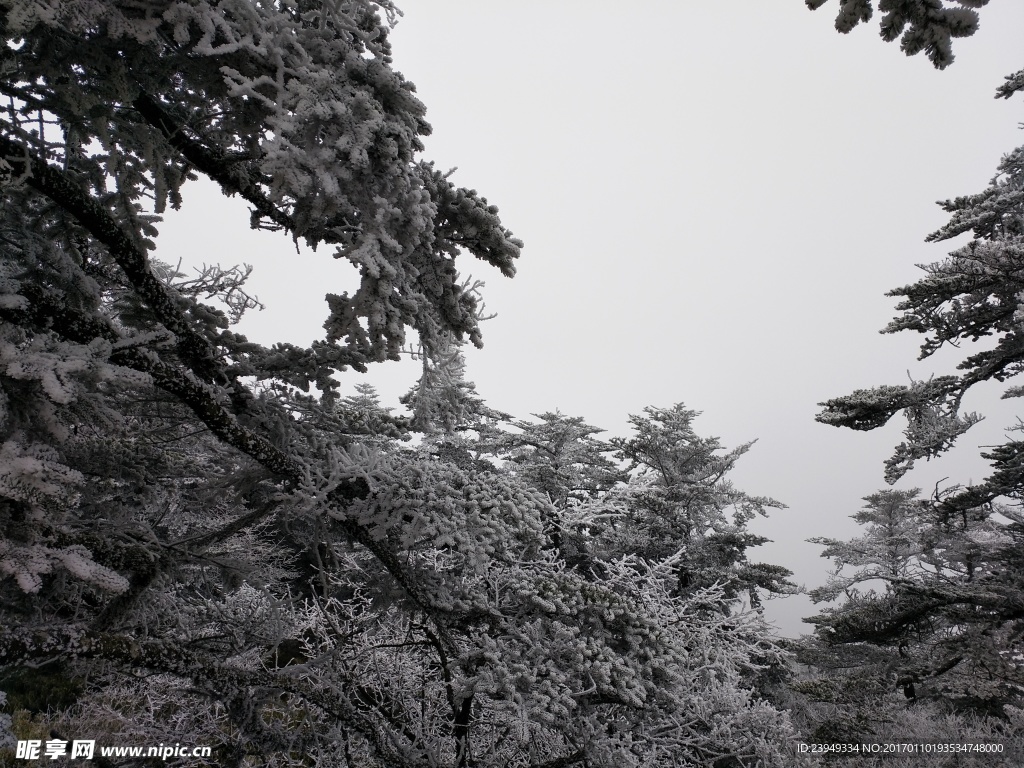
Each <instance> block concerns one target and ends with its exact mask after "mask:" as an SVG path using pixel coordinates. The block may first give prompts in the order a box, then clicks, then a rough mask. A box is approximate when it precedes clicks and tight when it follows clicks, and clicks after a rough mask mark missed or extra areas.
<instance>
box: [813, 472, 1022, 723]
mask: <svg viewBox="0 0 1024 768" xmlns="http://www.w3.org/2000/svg"><path fill="white" fill-rule="evenodd" d="M918 493H919V492H918V490H917V489H913V490H909V491H881V492H879V493H876V494H873V495H871V496H869V497H867V499H865V501H866V502H867V505H866V506H865V507H864V509H862V510H861V511H860V512H858V513H857V514H856V515H854V519H856V520H857V521H858V522H860V523H861V524H862V525H864V526H865V534H864V535H863V536H860V537H857V538H854V539H851V540H849V541H837V540H834V539H824V538H817V539H811V541H812V542H814V543H817V544H823V545H825V550H824V552H823V553H822V556H823V557H830V558H833V561H834V563H835V571H834V573H833V574H832V575H831V576H830V578H829V581H828V583H827V584H826V585H825V586H823V587H820V588H818V589H815V590H812V591H811V593H810V594H811V597H812V599H813V600H814V601H815V602H826V601H832V600H836V599H837V598H839V597H845V602H843V603H842V604H840V605H838V606H836V607H831V608H826V609H825V610H824V611H822V613H820V614H819V615H817V616H813V617H811V618H809V619H807V620H806V621H808V622H810V623H811V624H813V625H814V626H815V637H816V641H817V645H813V644H812V646H811V647H812V648H814V650H812V651H809V652H808V651H806V650H805V653H804V654H803V655H804V657H805V660H807V661H808V663H814V664H816V665H817V666H819V667H821V668H822V669H829V668H832V669H838V668H840V667H842V668H843V669H844V670H845V671H844V672H843V674H844V675H849V674H851V673H853V672H856V674H857V676H858V677H859V678H861V679H862V680H868V679H870V680H871V682H870V684H869V686H868V687H870V688H871V689H873V690H878V691H885V690H893V689H897V688H898V689H900V690H901V691H902V692H903V694H904V695H905V696H906V698H907V699H910V700H918V699H921V700H924V699H930V700H932V701H935V702H938V703H941V704H942V705H944V706H947V707H948V708H950V709H960V710H968V709H972V710H978V711H981V712H984V713H986V714H997V715H1004V714H1005V711H1006V707H1007V706H1008V705H1010V706H1020V704H1021V693H1022V691H1024V675H1021V673H1020V671H1019V669H1018V667H1019V664H1018V663H1017V662H1018V660H1017V658H1016V656H1017V653H1018V651H1017V649H1016V644H1015V640H1014V638H1015V637H1016V636H1017V635H1018V634H1019V633H1020V632H1021V630H1022V629H1024V614H1022V612H1021V596H1022V595H1024V592H1022V591H1021V588H1022V586H1024V580H1022V577H1021V574H1022V571H1021V570H1020V568H1019V564H1020V556H1019V554H1017V553H1018V551H1019V549H1020V546H1021V542H1022V536H1024V527H1022V525H1021V522H1022V518H1021V516H1020V514H1019V513H1018V512H1017V511H1015V510H1013V509H1010V508H1006V507H995V508H993V507H992V506H991V505H986V506H985V507H982V508H978V509H974V510H959V511H957V512H953V513H951V512H950V511H949V510H948V509H947V508H945V507H944V506H943V499H942V494H938V495H937V497H936V498H934V499H920V498H918ZM997 514H998V515H1001V516H1004V517H1005V518H1008V520H1007V522H999V521H997V520H996V519H995V516H996V515H997ZM847 569H852V570H851V571H847ZM879 588H880V589H881V590H882V591H880V592H879V591H877V589H879ZM811 657H813V662H812V661H811ZM830 657H831V658H830ZM857 659H859V661H858V660H857Z"/></svg>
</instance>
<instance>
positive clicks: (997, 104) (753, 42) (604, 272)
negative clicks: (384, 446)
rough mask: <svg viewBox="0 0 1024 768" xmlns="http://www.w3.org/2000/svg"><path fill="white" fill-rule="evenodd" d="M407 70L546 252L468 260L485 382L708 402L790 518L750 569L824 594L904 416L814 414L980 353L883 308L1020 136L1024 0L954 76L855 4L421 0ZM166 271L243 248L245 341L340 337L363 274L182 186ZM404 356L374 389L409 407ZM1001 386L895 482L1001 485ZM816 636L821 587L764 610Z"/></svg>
mask: <svg viewBox="0 0 1024 768" xmlns="http://www.w3.org/2000/svg"><path fill="white" fill-rule="evenodd" d="M402 7H403V10H404V12H405V16H404V18H403V19H402V20H401V21H400V22H399V25H398V27H397V28H396V29H395V31H394V33H393V37H392V39H393V44H394V54H395V65H396V67H397V68H398V69H399V70H400V71H402V72H403V74H404V75H405V76H406V77H407V78H408V79H410V80H411V81H413V82H414V83H416V85H417V89H418V93H419V96H420V98H421V99H422V100H423V101H424V103H425V104H426V105H427V119H428V121H429V122H430V123H431V124H432V126H433V129H434V131H433V135H432V136H430V137H428V138H427V139H426V152H425V154H424V157H425V158H426V159H431V160H434V161H435V162H436V164H437V166H438V167H439V168H441V169H443V170H447V169H448V168H451V167H454V166H457V167H458V169H459V170H458V171H457V172H456V173H455V175H454V176H453V177H452V179H453V181H455V182H456V183H458V184H460V185H462V186H467V187H471V188H474V189H477V190H479V191H480V192H481V193H482V194H483V195H485V196H486V197H487V198H488V201H489V202H491V203H493V204H496V205H498V206H499V208H500V210H501V216H502V219H503V221H504V223H505V224H506V226H508V227H509V228H511V229H512V231H513V232H514V233H515V235H516V236H518V237H520V238H521V239H522V240H524V241H525V244H526V246H525V248H524V250H523V255H522V258H521V260H520V263H519V274H518V275H517V276H516V277H515V278H514V279H513V280H507V279H504V278H502V277H501V276H500V275H498V274H497V273H496V272H495V271H494V270H493V269H491V268H489V267H488V265H486V264H484V263H482V262H475V263H474V262H473V260H472V258H471V257H466V258H465V259H464V261H463V263H462V265H461V266H460V270H461V271H462V273H463V274H464V275H468V274H471V275H472V276H473V277H476V278H480V279H483V280H485V281H486V282H487V287H486V289H485V292H484V295H485V299H486V302H487V306H488V308H489V309H490V310H492V311H494V312H497V313H498V317H497V318H496V319H495V320H492V321H490V322H488V323H486V324H485V326H484V340H485V344H486V346H485V348H484V349H483V350H480V351H473V352H471V353H470V354H469V355H468V359H469V378H470V379H471V380H473V381H474V382H475V383H476V385H477V389H478V391H479V392H480V394H481V395H482V396H483V397H484V398H485V399H486V400H487V402H488V403H489V404H490V405H491V406H492V407H495V408H498V409H501V410H505V411H508V412H511V413H513V414H516V415H517V416H520V417H526V416H528V415H529V414H531V413H542V412H544V411H549V410H552V411H553V410H555V409H560V410H561V411H562V412H564V413H567V414H570V415H574V416H583V417H584V418H585V419H586V420H587V421H588V422H590V423H591V424H595V425H597V426H600V427H603V428H605V429H606V430H608V435H609V436H610V435H626V434H628V430H627V418H628V414H630V413H640V412H641V411H642V409H643V408H644V406H647V405H655V406H670V405H672V404H674V403H676V402H684V403H685V404H686V405H687V406H688V407H690V408H692V409H695V410H699V411H702V412H703V415H702V416H701V417H700V419H698V421H697V423H696V427H697V430H698V432H700V433H701V434H702V435H716V436H718V437H720V438H721V439H722V441H723V443H724V444H725V445H727V446H730V447H731V446H733V445H736V444H738V443H741V442H745V441H748V440H752V439H755V438H756V439H758V443H757V445H756V446H755V447H754V448H753V449H752V450H751V452H750V453H749V454H748V455H747V456H745V457H744V458H743V459H742V460H741V462H740V465H739V467H738V469H737V471H736V472H735V474H734V476H733V477H734V480H735V482H736V484H737V486H738V487H740V488H742V489H743V490H746V491H748V492H749V493H753V494H757V495H770V496H773V497H775V498H777V499H779V500H780V501H782V502H784V503H786V504H788V505H789V509H787V510H783V511H777V512H775V513H774V514H773V515H772V516H771V517H770V518H769V519H768V520H767V521H763V522H760V523H757V524H755V526H754V528H755V530H756V531H757V532H759V533H762V534H764V535H767V536H769V537H771V538H773V539H774V540H775V544H773V545H770V546H767V547H764V548H762V549H761V550H759V551H758V552H756V553H754V555H753V556H754V557H755V558H757V559H761V560H764V561H766V562H774V563H779V564H782V565H785V566H787V567H789V568H791V569H792V570H793V571H794V572H795V574H796V575H795V579H796V580H797V581H799V582H800V583H803V584H806V585H807V586H808V587H813V586H817V585H818V584H820V583H822V582H823V580H824V578H825V573H826V570H827V566H828V562H827V561H824V560H821V559H820V558H819V552H820V547H817V546H815V545H810V544H805V543H802V542H803V540H804V539H806V538H808V537H811V536H833V537H837V538H848V537H850V536H853V535H856V534H857V532H858V530H857V526H856V525H855V524H854V523H853V521H851V520H849V517H848V516H849V515H851V514H853V513H854V512H855V511H856V510H857V509H858V508H859V507H860V506H861V501H860V500H861V498H862V497H864V496H866V495H868V494H869V493H873V492H874V491H876V490H878V489H879V488H882V487H885V486H884V481H883V479H882V462H883V461H884V460H885V459H886V458H887V457H888V455H889V453H890V451H891V449H892V447H893V446H894V445H895V444H897V443H898V442H900V440H901V434H900V433H901V431H902V429H903V424H902V423H898V421H900V420H901V419H902V417H899V419H894V420H893V422H892V423H891V424H890V425H888V426H887V427H886V428H885V429H883V430H878V431H876V432H871V433H855V432H851V431H849V430H837V429H835V428H832V427H826V426H823V425H819V424H817V423H816V422H815V421H814V418H813V417H814V415H815V413H817V411H818V410H819V408H818V406H817V403H819V402H820V401H822V400H825V399H826V398H829V397H835V396H838V395H842V394H847V393H849V392H850V391H852V390H853V389H856V388H861V387H869V386H874V385H879V384H899V383H906V382H907V375H908V371H909V372H910V374H911V375H913V376H914V377H915V378H917V379H921V378H927V376H928V375H930V374H931V373H933V372H938V373H945V372H948V371H949V369H950V368H951V367H952V366H953V365H954V364H955V363H956V361H957V360H958V359H959V358H958V356H957V355H956V351H955V350H953V353H952V354H949V355H944V356H941V357H940V359H938V360H930V361H926V362H925V363H918V362H916V357H917V345H918V343H919V339H917V338H915V337H913V336H905V337H901V336H896V337H894V336H882V335H879V334H878V330H879V329H880V328H882V327H883V326H884V325H885V324H886V323H887V322H888V321H889V320H890V319H891V318H892V317H893V315H894V309H893V306H894V300H893V299H891V298H887V297H885V296H884V294H885V292H886V291H888V290H890V289H893V288H896V287H899V286H902V285H906V284H908V283H910V282H913V281H914V280H916V279H917V278H918V277H919V275H920V274H921V273H920V270H918V269H917V268H916V267H915V264H919V263H928V262H934V261H937V260H939V259H940V258H942V256H943V255H944V254H945V253H946V252H947V251H949V250H952V249H953V247H955V243H954V244H952V245H951V244H949V243H946V244H937V245H928V244H925V243H924V242H923V240H924V237H925V236H926V235H927V234H928V233H930V232H931V231H933V230H935V229H936V228H938V227H939V226H941V225H942V224H943V223H944V222H945V220H946V219H945V215H944V214H943V213H942V211H941V210H940V209H939V208H938V207H937V206H936V205H935V204H934V201H936V200H940V199H946V198H949V197H955V196H958V195H963V194H969V193H973V192H978V191H981V190H982V189H983V188H984V187H985V186H986V185H987V183H988V181H989V179H990V178H991V177H992V176H993V174H994V171H995V166H996V164H997V162H998V161H999V159H1000V157H1001V156H1002V155H1003V154H1004V153H1006V152H1008V151H1010V150H1011V149H1013V148H1014V147H1016V146H1018V145H1019V144H1021V143H1024V135H1022V134H1021V132H1020V130H1019V129H1018V123H1020V122H1021V121H1024V102H1022V100H1021V99H1020V98H1018V99H1016V100H1011V101H1006V100H998V101H997V100H995V99H994V98H993V93H994V91H995V89H996V87H998V86H999V85H1000V84H1001V83H1002V82H1003V77H1004V76H1005V75H1008V74H1010V73H1011V72H1014V71H1016V70H1018V69H1020V68H1021V67H1024V56H1021V55H1020V53H1021V40H1022V39H1024V3H1021V2H1020V1H1019V0H995V2H993V3H992V4H991V7H986V8H983V9H981V29H980V31H979V32H978V33H977V34H976V35H975V36H974V37H973V38H970V39H967V40H960V41H955V43H954V51H955V52H956V56H957V60H956V62H955V63H954V64H953V65H952V66H951V67H950V68H949V69H947V70H946V71H943V72H938V71H936V70H934V69H933V68H932V66H931V64H930V63H929V62H928V61H927V60H926V59H925V58H924V57H922V56H918V57H914V58H907V57H905V56H904V55H903V54H902V53H901V52H900V50H899V48H898V46H897V45H892V44H885V43H883V42H882V41H881V40H880V39H879V37H878V27H877V22H876V21H873V22H872V23H871V24H870V25H868V26H865V27H862V28H858V29H857V30H856V31H854V32H853V33H852V34H850V35H845V36H841V35H839V34H837V33H836V32H835V30H834V28H833V23H834V15H835V12H836V3H835V2H832V3H828V4H827V5H826V6H825V7H824V8H822V9H821V10H819V11H817V12H813V13H812V12H810V11H808V10H807V8H806V7H805V5H804V3H803V2H802V0H783V1H781V2H771V3H766V2H757V1H755V0H740V1H737V2H731V3H708V2H697V1H696V0H677V1H676V2H653V3H646V4H644V5H643V6H630V5H628V4H624V3H621V2H614V3H613V2H605V1H603V0H588V1H587V2H583V1H582V0H575V1H572V2H570V1H568V0H561V1H559V0H544V1H543V2H541V1H540V0H487V2H472V1H471V0H407V2H405V3H404V4H402ZM184 197H185V203H184V206H183V208H182V210H181V211H180V212H178V213H172V214H171V215H170V216H168V218H167V222H166V224H165V225H164V227H163V228H162V229H163V231H162V234H161V236H160V238H159V240H158V251H157V257H158V258H161V259H162V260H165V261H168V262H172V263H177V261H178V259H179V258H181V257H184V259H185V262H184V263H185V264H188V263H189V262H190V261H191V262H193V263H201V262H203V261H206V262H220V263H238V262H247V263H251V264H253V265H254V266H255V268H256V272H255V274H254V276H253V278H252V281H251V287H252V289H253V291H254V292H255V293H256V294H258V295H259V297H260V299H261V300H262V301H263V302H264V303H265V304H266V305H267V310H266V311H265V312H262V313H258V314H256V313H254V314H253V315H252V316H251V317H249V318H247V319H246V320H245V321H243V323H242V325H241V326H240V330H241V331H242V332H243V333H247V334H248V335H249V336H250V337H252V338H253V339H255V340H257V341H260V342H263V343H267V344H269V343H272V342H274V341H279V340H281V341H292V342H294V343H302V344H308V343H309V342H310V341H311V340H312V339H313V338H316V337H319V336H320V335H322V329H321V323H322V322H323V320H324V318H325V317H326V312H327V307H326V304H325V303H324V301H323V296H324V293H326V292H328V291H331V292H340V291H342V290H346V288H347V286H349V285H351V281H352V279H353V274H352V273H353V270H352V268H351V267H350V266H349V265H348V264H347V263H343V262H338V261H335V260H334V259H332V258H331V254H330V253H329V252H328V251H326V250H324V251H321V252H320V253H318V254H311V253H306V252H304V253H302V254H299V255H297V254H296V253H295V250H294V247H293V246H292V245H291V243H290V241H288V240H287V239H284V238H282V237H280V236H275V235H273V234H270V233H257V232H251V231H250V230H249V229H248V214H247V211H246V209H245V206H244V205H243V204H242V203H241V202H240V201H238V200H231V201H222V199H221V198H220V197H219V196H218V195H217V193H216V190H215V189H214V188H212V186H207V187H202V186H199V185H194V187H193V189H192V190H191V194H190V190H189V189H187V188H186V190H185V194H184ZM415 377H416V369H415V367H410V366H409V365H407V364H395V365H388V366H376V367H375V368H371V370H370V372H369V373H368V374H366V375H365V376H360V375H359V374H351V375H350V376H349V377H348V378H347V379H346V380H345V381H344V382H343V390H344V391H346V392H347V391H349V390H351V388H352V386H354V384H355V383H357V382H359V381H369V382H370V383H372V384H374V385H375V386H377V387H378V389H379V390H380V392H381V394H382V397H383V399H384V400H385V401H386V404H393V405H397V397H398V395H400V394H401V393H403V392H405V391H406V390H407V389H408V388H409V386H410V385H411V384H412V383H413V381H414V380H415ZM998 392H999V390H998V388H989V389H987V390H985V391H983V392H979V393H978V395H977V396H976V397H974V399H973V400H970V401H968V403H967V405H968V408H969V409H978V410H981V411H982V412H983V413H985V414H986V415H987V416H988V419H987V420H986V421H985V422H983V423H982V424H980V425H978V426H977V427H975V428H974V429H973V430H972V431H971V432H969V433H968V434H967V435H966V436H965V438H964V439H963V445H962V447H961V449H960V450H958V451H956V452H955V453H954V454H952V455H951V456H949V457H947V458H945V459H943V460H941V461H938V462H932V463H931V464H925V465H922V467H921V468H920V469H918V470H915V471H914V472H913V473H911V474H910V475H909V476H908V477H907V478H905V479H904V481H902V482H901V483H900V484H899V485H898V486H897V487H903V488H905V487H915V486H920V487H925V488H931V487H933V486H934V484H935V482H936V481H938V480H940V479H941V478H944V477H948V478H949V481H948V482H967V481H969V480H971V479H974V480H980V479H981V478H982V477H984V476H985V474H986V465H985V464H984V463H983V462H982V461H980V460H979V459H978V458H977V446H978V445H986V444H994V443H997V442H1002V440H1003V438H1004V435H1003V431H1002V430H1003V428H1005V427H1006V426H1009V425H1010V424H1012V423H1013V422H1014V421H1015V418H1016V411H1015V409H1014V407H1013V403H1012V401H1011V402H1010V403H1007V402H999V401H997V400H996V397H997V396H998ZM768 612H769V616H770V617H771V618H773V619H774V620H775V621H776V623H777V625H778V627H779V629H780V631H781V632H782V633H783V634H786V635H797V634H800V633H802V632H807V631H809V629H810V628H809V626H808V625H803V624H801V623H800V618H801V617H802V616H806V615H809V614H811V613H813V612H814V607H813V606H811V604H810V602H809V601H808V600H807V599H806V598H802V597H798V598H791V599H788V600H786V601H773V602H772V603H770V604H769V607H768Z"/></svg>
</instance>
